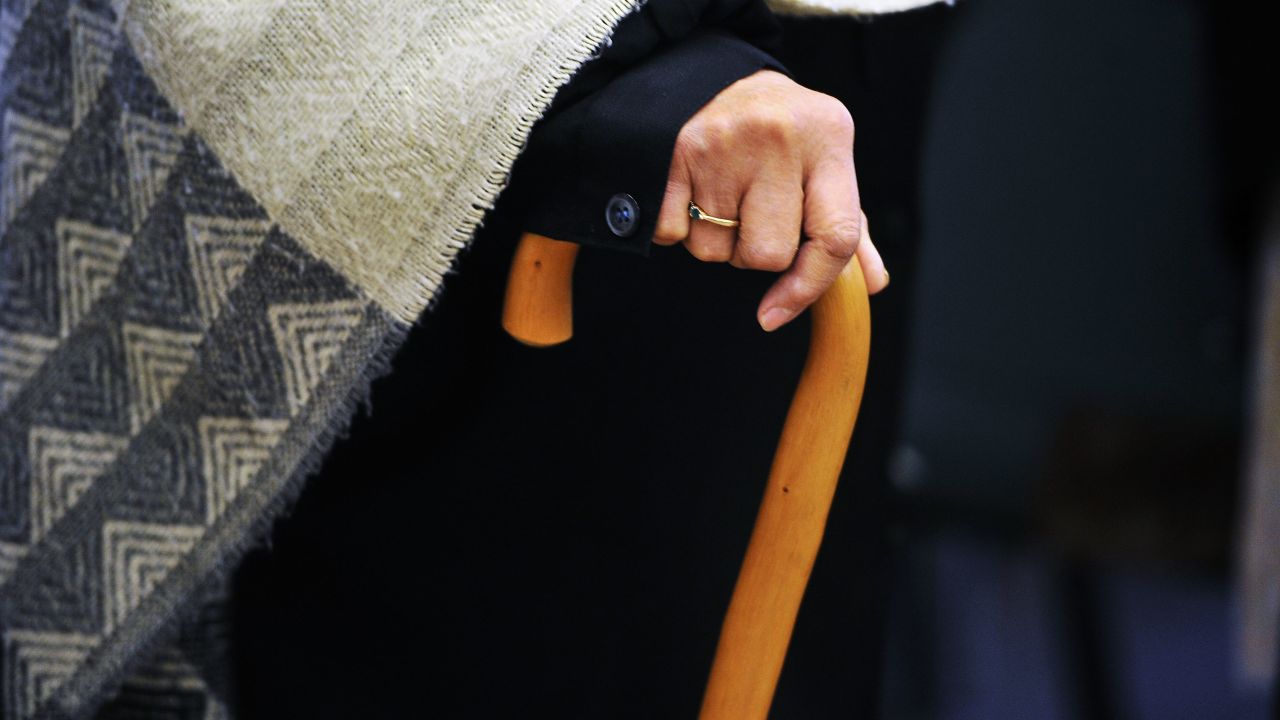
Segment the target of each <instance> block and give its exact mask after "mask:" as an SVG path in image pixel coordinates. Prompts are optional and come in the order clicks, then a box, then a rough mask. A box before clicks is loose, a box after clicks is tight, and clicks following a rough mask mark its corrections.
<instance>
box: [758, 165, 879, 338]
mask: <svg viewBox="0 0 1280 720" xmlns="http://www.w3.org/2000/svg"><path fill="white" fill-rule="evenodd" d="M858 208H859V203H858V186H857V180H856V178H855V177H854V171H853V156H852V154H850V155H847V156H846V155H844V154H843V153H841V154H839V155H835V156H831V157H830V159H828V160H827V161H826V162H824V163H822V164H819V165H817V166H815V167H814V169H813V171H812V172H811V173H810V175H809V177H808V179H807V180H806V182H805V188H804V234H805V238H806V239H805V241H804V242H803V243H801V244H800V248H799V250H798V251H797V253H796V259H795V262H794V263H793V264H792V265H791V267H790V268H789V269H788V270H787V271H786V272H785V273H783V274H782V276H781V277H779V278H778V280H777V282H775V283H774V284H773V286H772V287H770V288H769V290H768V292H766V293H765V295H764V298H763V299H762V300H761V301H760V307H759V309H758V311H757V314H756V318H757V320H758V321H759V322H760V326H761V327H762V328H764V329H765V330H766V331H773V330H775V329H777V328H778V327H780V326H782V325H783V324H785V323H787V322H789V321H790V320H791V319H792V318H794V317H795V316H796V315H799V314H800V313H801V312H802V311H803V310H804V309H805V308H807V307H809V305H811V304H813V302H814V301H815V300H817V299H818V297H819V296H821V295H822V293H823V292H825V291H826V289H827V288H828V287H830V285H831V283H833V282H835V279H836V277H837V276H838V275H839V274H840V271H841V270H843V269H844V266H845V265H847V264H848V263H849V261H850V260H852V259H853V257H854V255H855V253H856V252H857V250H858V245H859V243H858V241H859V239H860V238H861V235H862V215H861V212H860V211H859V209H858ZM864 252H866V251H864ZM871 252H872V253H874V254H873V255H868V258H869V259H870V260H872V261H874V262H879V273H878V275H879V276H880V277H883V273H884V264H883V262H882V261H880V256H879V253H878V252H875V249H874V246H873V247H872V248H871ZM865 269H866V268H865V267H864V271H865Z"/></svg>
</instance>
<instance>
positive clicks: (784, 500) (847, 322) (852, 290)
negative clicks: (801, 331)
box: [699, 262, 871, 720]
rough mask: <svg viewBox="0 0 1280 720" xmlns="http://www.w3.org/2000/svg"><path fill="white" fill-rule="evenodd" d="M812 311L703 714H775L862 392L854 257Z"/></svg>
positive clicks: (860, 300)
mask: <svg viewBox="0 0 1280 720" xmlns="http://www.w3.org/2000/svg"><path fill="white" fill-rule="evenodd" d="M811 312H812V315H813V329H812V334H811V339H810V342H809V356H808V358H807V359H806V361H805V367H804V371H803V373H802V374H801V376H800V384H799V386H798V387H797V388H796V394H795V397H794V398H793V399H792V401H791V408H790V410H789V411H788V412H787V420H786V424H785V425H784V426H783V429H782V439H781V440H780V441H779V443H778V450H777V452H776V453H775V454H774V458H773V469H772V470H771V471H770V473H769V482H768V484H767V485H766V487H765V495H764V500H763V501H762V502H761V504H760V513H759V515H758V516H757V517H756V524H755V529H754V530H753V531H752V535H751V542H750V544H749V545H748V546H747V555H746V558H745V559H744V560H743V563H742V570H741V572H740V573H739V575H738V584H737V586H736V587H735V588H734V591H733V598H732V599H731V600H730V602H729V611H728V613H726V615H725V620H724V626H723V627H722V628H721V631H720V643H719V645H718V647H717V648H716V659H715V663H714V664H713V665H712V669H711V678H710V680H709V681H708V683H707V690H706V695H705V696H704V697H703V702H702V713H701V715H700V716H699V717H700V718H701V720H755V719H757V718H759V719H761V720H763V718H765V717H767V716H768V714H769V706H770V704H771V703H772V701H773V693H774V689H775V688H776V686H777V683H778V675H779V673H781V672H782V662H783V659H784V658H785V657H786V654H787V645H788V644H789V643H790V641H791V631H792V628H793V627H794V626H795V620H796V613H797V612H798V611H799V610H800V600H801V598H802V597H803V596H804V590H805V586H806V585H807V584H808V582H809V573H810V572H811V571H812V569H813V563H814V559H815V558H816V557H817V555H818V546H819V545H820V544H821V542H822V534H823V530H824V529H825V527H826V523H827V513H828V511H829V510H830V508H831V500H832V496H833V495H834V493H835V489H836V481H837V479H838V478H839V475H840V469H841V467H843V465H844V457H845V451H846V450H847V448H848V446H849V438H850V436H851V435H852V434H853V424H854V420H855V419H856V418H857V415H858V405H859V404H860V403H861V402H862V389H863V384H864V382H865V380H866V373H867V358H868V352H869V349H870V340H871V314H870V308H869V305H868V303H867V290H866V284H865V283H864V281H863V277H862V271H861V269H859V266H858V264H857V263H856V262H854V263H850V264H849V267H848V268H846V269H845V272H844V273H843V274H841V276H840V279H839V280H837V281H836V283H835V284H834V285H832V286H831V288H830V289H829V290H827V292H826V294H825V295H823V296H822V298H821V299H819V300H818V302H817V303H815V304H814V306H813V308H812V310H811Z"/></svg>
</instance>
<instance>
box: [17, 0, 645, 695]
mask: <svg viewBox="0 0 1280 720" xmlns="http://www.w3.org/2000/svg"><path fill="white" fill-rule="evenodd" d="M636 4H637V3H636V2H635V1H634V0H386V1H379V2H357V1H356V0H307V1H306V2H303V1H297V2H263V1H262V0H199V2H195V1H192V0H183V1H178V0H133V2H132V3H128V2H124V0H117V1H116V2H111V0H4V2H0V62H2V63H3V77H2V78H0V642H2V652H0V683H2V685H0V689H2V697H0V715H3V717H6V718H14V719H18V718H34V717H82V716H85V715H88V714H91V713H92V712H94V711H95V709H97V708H99V707H102V708H103V712H104V713H107V714H109V716H110V717H117V718H118V717H132V716H138V717H149V718H154V717H205V718H219V717H226V716H227V715H228V703H227V701H226V698H227V697H228V694H227V688H228V680H227V673H226V669H227V665H226V663H225V662H224V661H225V658H224V657H222V654H221V651H220V650H221V643H222V642H223V640H224V639H225V631H226V626H227V622H226V612H225V591H224V586H225V584H224V582H223V581H222V580H221V578H222V576H223V574H224V573H225V572H226V571H227V570H228V569H229V568H231V567H234V563H235V561H236V560H237V559H238V557H239V555H240V553H241V552H243V551H244V550H245V549H246V548H247V547H249V546H251V545H252V544H253V543H255V542H256V541H257V539H259V538H261V537H263V536H264V535H266V534H267V533H268V532H269V530H270V526H271V523H272V521H273V520H274V518H275V517H277V516H278V515H279V513H280V512H281V511H282V509H283V508H285V507H286V506H287V505H288V503H289V502H291V501H292V499H293V498H294V497H295V496H296V494H297V493H298V491H299V490H300V488H301V486H302V484H303V482H304V481H305V479H306V477H307V475H308V474H309V473H310V472H311V471H312V470H313V469H314V468H315V467H316V466H317V465H318V464H319V462H320V460H321V459H322V458H323V456H324V454H325V452H326V451H327V449H328V448H329V446H330V445H331V443H332V441H333V438H334V437H335V435H336V433H338V432H339V431H341V429H342V428H343V427H345V426H346V424H347V423H348V422H349V420H350V418H351V415H352V413H353V409H354V406H355V403H356V402H358V401H359V400H360V399H361V398H362V397H363V395H364V393H365V392H366V389H367V387H368V383H369V382H370V381H371V379H372V378H374V377H376V375H377V374H378V373H380V372H382V371H383V369H384V368H385V366H386V363H387V360H388V358H389V357H390V356H391V354H392V353H394V351H395V350H396V349H397V348H398V347H399V345H400V343H401V341H402V340H403V338H404V336H405V333H406V332H407V330H408V328H409V326H410V324H411V323H412V322H413V321H414V320H415V319H416V318H417V317H418V315H419V314H420V313H421V312H423V311H424V310H425V309H426V308H427V307H428V305H429V304H430V303H431V302H432V300H433V298H434V297H435V294H436V292H437V290H438V289H439V286H440V283H441V280H442V278H443V276H444V274H445V272H446V271H448V270H449V268H450V266H451V264H452V262H453V260H454V258H455V256H456V255H457V253H458V251H459V250H460V249H462V248H463V247H465V246H466V244H467V243H468V242H469V240H470V238H471V236H472V234H473V233H474V231H475V228H476V227H477V225H478V224H479V222H480V220H481V218H482V216H483V214H484V213H485V211H486V210H487V209H489V208H490V207H492V205H493V202H494V200H495V198H496V197H497V195H498V193H499V191H500V190H501V189H502V187H503V185H504V183H505V182H506V178H507V175H508V173H509V171H510V169H511V166H512V163H513V161H514V160H515V158H516V156H517V155H518V154H519V152H520V150H521V148H522V146H523V144H524V142H525V140H526V137H527V135H528V133H529V130H530V128H531V126H532V124H533V123H534V122H535V121H536V120H537V119H538V117H539V116H540V115H541V114H542V113H543V111H544V109H545V108H546V106H547V105H548V103H549V102H550V100H551V99H552V97H553V96H554V94H555V92H556V90H557V88H558V87H560V86H561V85H562V84H563V83H564V82H566V81H567V80H568V79H569V78H570V76H571V75H572V74H573V72H574V71H575V70H576V68H577V67H578V66H579V65H580V64H581V63H582V62H583V61H584V60H586V59H587V58H588V57H590V55H591V53H592V52H593V51H594V50H595V49H596V48H598V47H599V46H600V45H601V44H602V43H603V42H605V41H606V39H607V37H608V35H609V33H610V31H611V29H612V28H613V27H614V26H615V25H616V23H617V22H618V21H619V20H620V19H621V18H622V17H623V16H624V15H626V14H627V13H629V12H631V11H632V10H633V9H634V8H635V6H636ZM104 702H105V703H106V705H105V706H104V705H103V703H104Z"/></svg>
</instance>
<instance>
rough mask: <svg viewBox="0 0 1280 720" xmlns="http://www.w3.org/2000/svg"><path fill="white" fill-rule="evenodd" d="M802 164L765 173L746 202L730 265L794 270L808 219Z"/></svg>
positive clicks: (773, 269) (791, 164) (750, 192)
mask: <svg viewBox="0 0 1280 720" xmlns="http://www.w3.org/2000/svg"><path fill="white" fill-rule="evenodd" d="M800 182H801V170H800V166H799V163H789V164H788V165H786V166H781V167H775V168H771V169H770V170H769V171H768V172H765V173H763V174H761V176H760V178H759V179H758V180H757V182H756V183H755V184H753V185H752V186H751V188H750V189H749V190H747V194H746V196H745V197H743V199H742V210H741V220H742V226H741V227H740V228H738V243H737V245H735V246H734V250H733V257H732V258H731V259H730V263H731V264H732V265H733V266H734V267H738V268H745V269H751V270H769V271H773V272H782V271H783V270H786V269H787V268H789V267H791V263H792V261H793V260H794V259H795V256H796V248H797V247H799V245H800V222H801V220H802V218H803V216H804V192H803V190H802V189H801V185H800Z"/></svg>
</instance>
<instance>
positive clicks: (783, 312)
mask: <svg viewBox="0 0 1280 720" xmlns="http://www.w3.org/2000/svg"><path fill="white" fill-rule="evenodd" d="M794 314H795V313H793V312H791V311H790V310H788V309H786V308H780V307H773V308H769V309H768V310H765V311H764V315H761V316H760V327H762V328H764V331H765V332H773V331H774V330H777V329H778V328H779V327H781V326H782V324H783V323H785V322H786V321H788V320H790V319H791V317H792V315H794Z"/></svg>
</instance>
